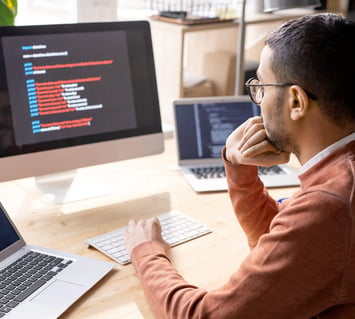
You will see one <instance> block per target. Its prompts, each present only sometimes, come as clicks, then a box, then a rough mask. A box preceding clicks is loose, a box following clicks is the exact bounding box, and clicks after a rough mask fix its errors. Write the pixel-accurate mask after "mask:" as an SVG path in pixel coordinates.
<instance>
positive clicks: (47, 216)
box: [0, 138, 294, 319]
mask: <svg viewBox="0 0 355 319" xmlns="http://www.w3.org/2000/svg"><path fill="white" fill-rule="evenodd" d="M174 143H175V142H174V140H173V139H172V138H170V139H167V140H166V150H165V152H164V153H162V154H159V155H155V156H149V157H144V158H141V159H134V160H130V161H126V162H120V163H115V164H108V165H102V166H97V167H93V168H88V169H83V170H82V171H81V173H83V174H88V175H92V177H93V178H94V179H95V178H96V177H97V176H101V177H102V176H105V175H106V176H109V177H110V181H109V182H110V186H111V187H112V188H113V193H112V194H111V195H107V196H104V197H101V198H94V199H90V200H86V201H82V202H76V203H72V204H65V205H62V206H60V205H55V204H52V203H49V202H48V201H47V200H46V199H45V198H44V197H43V195H42V194H41V193H39V192H38V190H37V189H36V188H35V187H34V181H33V179H31V178H30V179H23V180H19V181H14V182H8V183H1V184H0V201H1V202H2V203H3V204H4V206H5V208H6V209H7V210H8V211H9V213H10V215H11V216H12V217H13V219H14V220H15V223H16V224H17V226H18V228H19V230H20V231H21V233H22V234H23V236H24V238H25V240H26V241H27V242H28V243H32V244H36V245H42V246H48V247H51V248H55V249H59V250H64V251H68V252H72V253H76V254H81V255H85V256H89V257H93V258H97V259H102V260H109V259H108V258H106V257H105V256H103V255H102V254H100V253H99V252H97V251H96V250H93V249H88V248H87V247H86V246H85V245H84V241H85V239H87V238H89V237H92V236H95V235H98V234H101V233H103V232H107V231H109V230H112V229H114V228H117V227H121V226H125V225H127V223H128V220H129V219H130V218H136V219H139V218H147V217H151V216H154V215H158V214H162V213H165V212H167V211H169V210H171V209H179V210H181V211H183V212H185V213H187V214H189V215H191V216H193V217H194V218H196V219H198V220H200V221H202V222H203V223H205V224H207V225H208V226H209V227H210V228H211V229H212V230H213V233H211V234H209V235H206V236H204V237H201V238H199V239H195V240H193V241H190V242H188V243H185V244H183V245H180V246H178V247H174V248H173V249H172V250H171V258H172V260H173V262H174V265H175V266H176V268H177V269H178V270H179V272H180V273H181V274H182V275H183V276H184V277H185V278H186V279H187V280H188V281H189V282H191V283H193V284H196V285H199V286H202V287H205V288H207V289H213V288H217V287H219V286H221V285H222V284H223V283H225V282H226V281H227V280H228V279H229V277H230V275H231V274H232V273H233V272H234V271H235V270H236V269H237V268H238V265H239V264H240V263H241V261H242V260H243V258H244V257H245V256H246V255H247V254H248V247H247V243H246V239H245V236H244V233H243V232H242V230H241V229H240V226H239V224H238V222H237V221H236V219H235V218H234V215H233V212H232V208H231V204H230V201H229V198H228V195H227V193H226V192H220V193H210V194H203V195H202V194H196V193H195V192H193V191H192V190H191V189H190V187H189V186H188V185H187V183H186V182H185V180H184V179H183V177H182V176H181V175H180V173H179V172H178V171H177V168H176V160H175V159H176V154H175V144H174ZM293 192H294V188H285V189H274V190H272V191H271V193H272V194H273V195H274V196H275V197H276V198H280V197H287V196H289V195H290V194H292V193H293ZM206 248H208V249H206ZM206 265H208V267H206ZM211 269H214V271H213V272H211V271H210V270H211ZM69 318H70V319H79V318H80V319H81V318H82V319H84V318H85V319H94V318H95V319H97V318H100V319H105V318H110V319H111V318H125V319H126V318H132V319H133V318H134V319H139V318H144V319H150V318H153V316H152V314H151V312H150V310H149V307H148V305H147V303H146V301H145V298H144V295H143V291H142V288H141V286H140V283H139V281H138V280H137V278H136V276H135V272H134V270H133V267H132V265H127V266H121V265H119V264H116V266H115V268H114V270H113V271H112V272H111V273H109V274H108V276H107V277H105V278H104V279H103V280H102V281H101V282H100V283H99V284H98V285H97V286H95V287H94V288H93V289H92V290H91V291H90V292H88V293H87V294H86V295H85V296H83V297H82V298H81V299H80V300H79V301H77V302H76V303H75V304H74V305H73V306H72V307H71V308H70V309H69V310H68V311H67V312H66V313H65V314H64V315H62V316H61V319H69Z"/></svg>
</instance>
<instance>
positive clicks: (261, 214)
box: [222, 149, 278, 248]
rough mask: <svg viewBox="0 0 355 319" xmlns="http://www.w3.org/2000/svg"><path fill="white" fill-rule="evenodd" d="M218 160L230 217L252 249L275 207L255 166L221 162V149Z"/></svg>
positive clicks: (275, 211) (270, 218)
mask: <svg viewBox="0 0 355 319" xmlns="http://www.w3.org/2000/svg"><path fill="white" fill-rule="evenodd" d="M222 156H223V160H224V166H225V169H226V175H227V183H228V191H229V196H230V199H231V202H232V206H233V210H234V214H235V215H236V217H237V218H238V221H239V223H240V225H241V226H242V228H243V230H244V232H245V233H246V235H247V238H248V243H249V246H250V247H251V248H253V247H255V245H256V243H257V241H258V240H259V238H260V236H261V235H263V234H265V233H267V232H268V231H269V228H270V223H271V221H272V219H273V218H274V217H275V215H276V214H277V213H278V204H277V202H276V201H275V200H274V199H273V198H272V197H270V196H269V194H268V192H267V190H266V189H265V188H264V185H263V183H262V182H261V180H260V179H259V177H258V168H257V167H256V166H246V165H232V164H231V163H230V162H228V161H227V160H226V158H225V149H224V150H223V153H222Z"/></svg>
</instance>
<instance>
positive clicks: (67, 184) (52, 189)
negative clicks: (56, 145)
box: [35, 170, 111, 204]
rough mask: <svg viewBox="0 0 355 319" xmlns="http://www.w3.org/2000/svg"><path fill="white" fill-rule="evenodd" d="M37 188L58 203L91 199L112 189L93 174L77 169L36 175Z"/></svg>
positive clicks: (50, 199)
mask: <svg viewBox="0 0 355 319" xmlns="http://www.w3.org/2000/svg"><path fill="white" fill-rule="evenodd" d="M35 183H36V186H37V188H38V189H39V190H40V191H41V192H42V193H44V194H45V196H46V198H47V199H48V200H49V201H51V202H53V203H56V204H65V203H69V202H74V201H79V200H84V199H89V198H93V197H98V196H103V195H107V194H108V193H110V192H111V191H110V189H109V188H108V187H107V186H105V185H104V183H100V181H97V179H96V178H95V179H93V178H92V176H90V175H86V174H81V173H79V172H78V171H77V170H72V171H66V172H61V173H56V174H49V175H42V176H37V177H35Z"/></svg>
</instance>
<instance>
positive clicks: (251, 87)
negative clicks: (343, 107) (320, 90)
mask: <svg viewBox="0 0 355 319" xmlns="http://www.w3.org/2000/svg"><path fill="white" fill-rule="evenodd" d="M291 85H295V84H294V83H260V81H259V80H258V79H257V78H251V79H249V80H248V81H247V82H246V83H245V87H246V89H247V92H248V94H249V96H250V98H251V100H252V101H253V103H255V104H257V105H259V104H261V102H262V100H263V97H264V86H279V87H284V86H291ZM304 91H305V92H306V94H307V96H309V97H310V98H311V99H312V100H317V99H318V97H317V96H315V95H314V94H312V93H310V92H308V91H306V90H304Z"/></svg>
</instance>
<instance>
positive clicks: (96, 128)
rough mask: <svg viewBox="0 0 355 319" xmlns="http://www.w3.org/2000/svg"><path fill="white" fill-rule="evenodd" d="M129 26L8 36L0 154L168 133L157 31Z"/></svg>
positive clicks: (0, 65) (1, 84) (2, 60)
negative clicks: (158, 77) (158, 78)
mask: <svg viewBox="0 0 355 319" xmlns="http://www.w3.org/2000/svg"><path fill="white" fill-rule="evenodd" d="M122 25H123V26H125V25H124V24H115V23H112V24H111V25H109V27H108V28H107V27H106V26H107V25H106V26H105V27H102V26H103V25H100V24H98V25H97V26H96V28H95V26H94V25H85V24H82V25H80V24H78V25H77V26H72V27H68V26H59V27H57V28H56V26H47V28H40V27H39V28H38V29H36V26H32V29H31V30H29V28H28V29H26V28H24V29H21V28H19V29H18V30H20V31H17V30H14V31H11V32H9V34H5V35H3V36H2V37H1V50H0V51H1V53H2V55H1V56H0V73H1V75H0V156H7V155H13V154H22V153H26V152H32V151H39V150H46V149H53V148H60V147H66V146H73V145H79V144H86V143H90V142H100V141H106V140H110V139H116V138H121V137H129V136H136V135H141V134H148V133H152V132H155V131H157V132H158V131H159V130H161V123H160V114H159V102H158V97H157V93H156V91H157V90H156V83H155V73H154V72H155V70H154V62H153V57H152V55H151V53H150V54H149V52H151V51H152V50H151V48H150V47H149V46H151V43H150V42H149V40H150V31H149V29H148V27H145V28H142V26H141V25H140V26H139V27H138V28H135V27H134V26H133V27H131V25H128V24H127V26H128V27H122ZM100 26H101V27H100ZM116 26H117V27H116ZM70 28H71V29H70ZM105 28H107V29H105ZM86 29H89V30H86ZM21 30H22V31H21ZM5 33H6V32H5ZM2 124H3V125H2Z"/></svg>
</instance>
